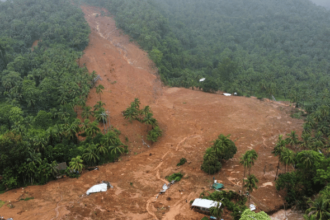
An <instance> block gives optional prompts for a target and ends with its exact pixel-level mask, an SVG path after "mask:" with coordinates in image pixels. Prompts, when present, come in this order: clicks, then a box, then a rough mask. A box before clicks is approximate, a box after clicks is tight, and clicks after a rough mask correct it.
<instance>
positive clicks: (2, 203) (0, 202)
mask: <svg viewBox="0 0 330 220" xmlns="http://www.w3.org/2000/svg"><path fill="white" fill-rule="evenodd" d="M4 204H6V202H5V201H1V200H0V208H1V207H2V206H3V205H4Z"/></svg>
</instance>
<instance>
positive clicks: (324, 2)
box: [311, 0, 330, 9]
mask: <svg viewBox="0 0 330 220" xmlns="http://www.w3.org/2000/svg"><path fill="white" fill-rule="evenodd" d="M311 1H312V2H314V3H315V4H316V5H320V6H324V7H326V8H328V9H330V1H329V0H311Z"/></svg>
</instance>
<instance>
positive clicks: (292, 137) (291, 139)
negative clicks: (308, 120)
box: [286, 131, 300, 147]
mask: <svg viewBox="0 0 330 220" xmlns="http://www.w3.org/2000/svg"><path fill="white" fill-rule="evenodd" d="M287 136H288V138H287V139H286V143H287V144H288V145H290V146H292V147H296V146H297V145H298V144H299V143H300V142H299V139H298V135H297V134H296V132H295V131H291V133H290V134H287Z"/></svg>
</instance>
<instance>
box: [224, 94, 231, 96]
mask: <svg viewBox="0 0 330 220" xmlns="http://www.w3.org/2000/svg"><path fill="white" fill-rule="evenodd" d="M223 95H224V96H231V94H230V93H223Z"/></svg>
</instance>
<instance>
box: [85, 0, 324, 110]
mask: <svg viewBox="0 0 330 220" xmlns="http://www.w3.org/2000/svg"><path fill="white" fill-rule="evenodd" d="M87 2H90V3H92V4H97V5H101V6H104V7H106V8H107V9H108V10H109V11H110V12H111V13H112V14H113V15H115V19H116V21H117V26H118V27H119V28H122V29H123V30H125V31H126V33H128V34H129V35H130V36H131V37H132V38H133V39H135V40H136V41H137V42H138V43H139V44H140V45H141V47H142V48H143V49H145V50H147V51H148V52H149V55H150V58H151V59H152V60H153V61H154V62H155V64H156V65H157V67H158V68H159V73H160V75H161V77H162V80H163V81H164V82H165V83H167V84H168V85H170V86H181V87H187V88H188V87H201V88H203V90H204V91H208V92H209V91H211V92H212V91H216V90H224V91H228V92H235V91H236V92H238V94H241V95H242V94H245V95H255V96H260V97H271V95H274V96H275V97H277V98H284V99H288V100H289V99H290V100H291V101H293V102H296V103H297V104H298V105H299V106H305V107H306V108H307V109H308V110H310V111H313V110H315V109H316V108H317V106H319V105H320V104H321V103H322V102H323V100H322V97H324V95H325V94H327V87H328V86H329V83H330V78H329V71H330V68H329V63H328V62H327V60H329V58H330V57H329V56H330V54H329V52H328V51H329V49H330V48H329V45H330V42H329V39H330V28H329V25H328V24H329V23H330V12H329V11H327V10H325V9H322V8H320V7H316V6H315V5H314V4H313V3H312V2H310V1H309V0H293V1H271V0H266V1H262V0H249V1H243V0H234V1H214V0H207V1H198V0H192V1H189V4H188V3H187V2H186V1H182V0H181V1H180V0H179V1H172V0H166V1H148V0H142V1H140V0H129V1H128V0H127V1H119V0H110V1H104V0H96V1H93V2H91V1H87ZM202 77H206V81H205V82H204V83H199V81H198V80H199V79H200V78H202Z"/></svg>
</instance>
